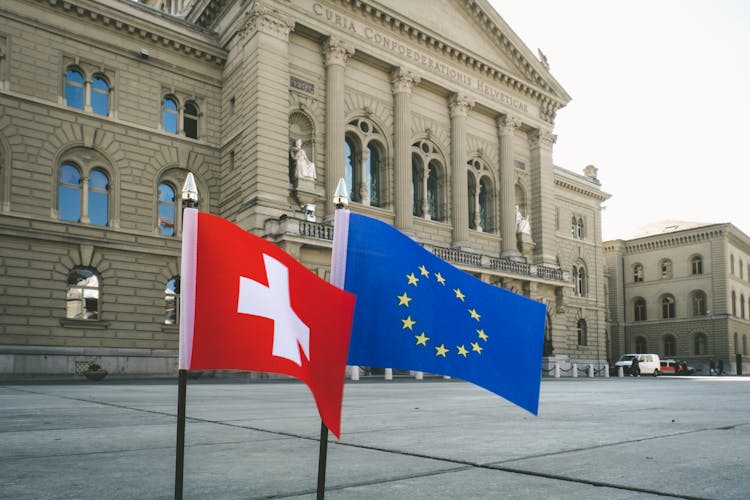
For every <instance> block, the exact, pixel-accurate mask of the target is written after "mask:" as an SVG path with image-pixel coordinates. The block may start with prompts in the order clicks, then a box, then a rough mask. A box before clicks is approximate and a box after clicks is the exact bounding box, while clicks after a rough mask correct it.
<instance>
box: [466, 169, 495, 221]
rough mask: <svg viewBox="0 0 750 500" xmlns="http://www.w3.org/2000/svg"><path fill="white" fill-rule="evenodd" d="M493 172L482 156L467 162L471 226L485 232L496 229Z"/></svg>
mask: <svg viewBox="0 0 750 500" xmlns="http://www.w3.org/2000/svg"><path fill="white" fill-rule="evenodd" d="M491 172H492V171H491V170H490V168H489V167H488V166H487V162H486V161H484V160H483V159H481V158H472V159H471V160H469V162H468V163H467V177H468V178H467V189H468V204H469V207H468V208H469V228H471V229H476V230H477V231H483V232H485V233H492V232H494V230H495V228H494V219H495V217H494V213H495V201H494V200H495V196H494V191H495V190H494V188H493V185H494V183H493V182H492V176H491Z"/></svg>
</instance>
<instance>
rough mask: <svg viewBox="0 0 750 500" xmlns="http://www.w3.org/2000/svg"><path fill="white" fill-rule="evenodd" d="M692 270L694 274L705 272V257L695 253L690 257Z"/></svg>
mask: <svg viewBox="0 0 750 500" xmlns="http://www.w3.org/2000/svg"><path fill="white" fill-rule="evenodd" d="M690 271H691V272H692V274H703V257H701V256H700V255H693V257H692V258H691V259H690Z"/></svg>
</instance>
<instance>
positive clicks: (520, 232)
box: [0, 0, 608, 375]
mask: <svg viewBox="0 0 750 500" xmlns="http://www.w3.org/2000/svg"><path fill="white" fill-rule="evenodd" d="M569 100H570V97H569V96H568V94H567V93H566V92H565V90H564V89H563V88H562V87H561V86H560V84H559V83H558V82H557V81H556V80H555V79H554V78H553V77H552V75H551V74H550V72H549V66H548V64H547V61H546V60H542V61H540V60H538V59H537V58H536V57H535V56H534V55H533V54H532V53H531V51H530V50H529V49H528V48H527V47H526V46H525V45H524V44H523V42H522V41H521V40H519V39H518V37H517V36H516V35H515V33H513V31H512V30H511V29H510V28H509V27H508V26H507V25H506V23H505V22H504V21H503V19H502V18H501V17H500V15H498V13H497V12H495V11H494V10H493V8H492V7H491V6H490V5H489V4H488V3H487V2H486V1H485V0H438V1H434V0H430V1H413V2H411V1H410V2H403V1H396V0H380V1H362V0H339V1H324V0H320V1H316V0H284V1H282V0H263V1H237V2H227V1H224V0H201V1H190V0H185V1H178V0H175V1H172V2H170V1H142V2H135V1H129V0H97V1H94V0H44V1H42V0H5V1H3V2H2V4H1V5H0V373H3V374H6V375H7V374H11V375H35V374H73V373H76V372H78V371H80V370H81V368H82V367H83V366H84V365H85V363H87V362H91V361H95V362H98V363H99V364H101V365H102V366H104V367H105V368H106V369H108V370H109V371H110V372H114V373H170V372H172V371H174V370H175V367H176V352H177V328H178V326H177V325H176V321H177V318H178V317H179V315H178V314H177V308H178V303H179V301H178V296H179V260H180V234H181V220H180V219H181V209H182V202H181V199H180V189H181V186H182V184H183V182H184V180H185V177H186V175H187V173H188V172H191V173H193V175H194V176H195V179H196V184H197V189H198V193H199V196H200V201H199V208H200V209H201V210H204V211H209V212H211V213H214V214H217V215H220V216H222V217H224V218H226V219H229V220H231V221H232V222H234V223H236V224H238V225H240V226H241V227H243V228H246V229H247V230H248V231H252V232H254V233H256V234H259V235H261V236H263V237H265V238H268V239H270V240H271V241H273V242H275V243H277V244H278V245H279V246H281V247H282V248H284V249H285V250H287V251H288V252H290V253H291V254H292V255H294V256H295V257H297V258H298V259H299V260H300V261H302V262H303V263H304V264H305V265H306V266H308V267H309V268H311V269H313V270H315V271H316V272H317V273H319V274H320V275H321V276H324V277H325V276H327V274H328V271H329V267H330V250H331V238H332V231H333V228H332V226H331V215H332V213H333V209H334V207H333V205H332V201H331V200H332V195H333V193H334V190H335V187H336V184H337V181H338V180H339V179H340V178H345V179H346V182H347V187H348V190H349V194H350V198H351V200H352V202H351V209H352V210H354V211H357V212H361V213H365V214H367V215H370V216H373V217H377V218H379V219H382V220H384V221H387V222H388V223H390V224H393V225H394V226H396V227H397V228H399V229H400V230H402V231H404V232H405V233H407V234H409V235H411V236H412V237H413V238H415V239H416V240H417V241H418V242H420V243H422V244H423V245H425V246H426V247H427V248H429V249H430V250H431V251H433V252H434V253H436V254H437V255H438V256H440V257H442V258H444V259H447V260H449V261H451V262H453V263H454V264H455V265H457V266H459V267H461V268H462V269H465V270H466V271H467V272H470V273H473V274H474V275H476V276H478V277H480V278H481V279H483V280H485V281H487V282H489V283H493V284H496V285H498V286H502V287H505V288H508V289H512V290H514V291H516V292H517V293H521V294H524V295H527V296H529V297H531V298H533V299H536V300H539V301H542V302H544V303H545V304H546V305H547V309H548V318H547V319H548V322H547V323H548V324H547V332H546V335H545V355H546V356H547V358H548V359H550V360H552V359H554V360H557V361H560V362H562V363H563V368H564V367H565V365H564V363H572V362H578V363H586V364H593V365H595V366H596V367H597V368H598V369H600V368H603V365H604V363H606V361H607V352H608V350H607V342H608V341H607V334H606V329H605V282H604V256H603V251H602V242H601V219H600V210H601V207H600V205H601V203H602V202H603V201H604V200H606V199H607V197H608V195H607V194H606V193H604V192H602V190H601V186H600V183H599V181H598V179H597V170H596V168H594V167H593V166H589V167H586V168H585V169H584V171H583V173H582V174H576V173H573V172H571V171H569V170H565V169H562V168H559V167H556V166H554V165H553V158H552V149H553V144H554V142H555V136H554V135H553V128H554V120H555V115H556V112H557V111H558V110H559V109H560V108H562V107H563V106H565V104H566V103H567V102H568V101H569Z"/></svg>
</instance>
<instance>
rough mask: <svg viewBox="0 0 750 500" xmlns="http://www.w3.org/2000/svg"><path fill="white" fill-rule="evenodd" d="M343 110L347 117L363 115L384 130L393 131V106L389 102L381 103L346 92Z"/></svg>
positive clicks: (370, 97)
mask: <svg viewBox="0 0 750 500" xmlns="http://www.w3.org/2000/svg"><path fill="white" fill-rule="evenodd" d="M344 109H345V116H347V117H351V116H363V115H364V116H365V117H367V118H372V119H373V120H374V121H376V122H378V123H380V124H381V125H382V127H383V128H384V129H385V130H392V129H393V106H392V105H391V103H390V102H383V101H381V100H378V99H375V98H374V97H372V96H370V95H367V94H363V93H361V92H356V91H353V90H347V92H346V95H345V96H344ZM347 121H348V120H347ZM389 133H390V132H389Z"/></svg>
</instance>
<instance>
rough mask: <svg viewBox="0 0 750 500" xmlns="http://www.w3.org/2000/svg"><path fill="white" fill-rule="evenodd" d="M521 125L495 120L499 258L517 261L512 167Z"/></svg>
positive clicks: (503, 118) (512, 119)
mask: <svg viewBox="0 0 750 500" xmlns="http://www.w3.org/2000/svg"><path fill="white" fill-rule="evenodd" d="M520 124H521V123H520V122H519V121H518V119H517V118H515V117H513V116H511V115H505V116H501V117H499V118H498V119H497V131H498V136H499V140H500V236H501V237H502V242H501V250H500V257H503V258H506V259H519V258H520V257H521V253H520V252H519V251H518V242H517V240H516V177H515V174H514V172H515V166H514V165H513V138H514V137H515V135H516V129H517V128H518V126H519V125H520Z"/></svg>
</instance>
